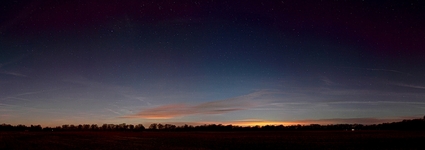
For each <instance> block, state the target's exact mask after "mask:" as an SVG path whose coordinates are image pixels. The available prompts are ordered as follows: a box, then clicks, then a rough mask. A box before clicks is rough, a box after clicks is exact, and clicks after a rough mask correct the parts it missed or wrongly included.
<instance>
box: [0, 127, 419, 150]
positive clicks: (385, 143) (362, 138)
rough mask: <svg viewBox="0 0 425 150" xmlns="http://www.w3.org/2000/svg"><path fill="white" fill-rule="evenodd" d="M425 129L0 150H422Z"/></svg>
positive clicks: (68, 140)
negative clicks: (416, 130)
mask: <svg viewBox="0 0 425 150" xmlns="http://www.w3.org/2000/svg"><path fill="white" fill-rule="evenodd" d="M424 147H425V132H424V131H420V132H414V131H354V132H351V131H277V132H276V131H251V132H149V131H145V132H0V149H423V148H424Z"/></svg>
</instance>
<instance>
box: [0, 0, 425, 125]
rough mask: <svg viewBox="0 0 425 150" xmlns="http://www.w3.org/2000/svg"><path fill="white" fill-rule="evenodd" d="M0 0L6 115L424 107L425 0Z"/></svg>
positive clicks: (195, 116) (227, 114)
mask: <svg viewBox="0 0 425 150" xmlns="http://www.w3.org/2000/svg"><path fill="white" fill-rule="evenodd" d="M0 6H1V11H0V14H1V15H0V16H1V17H0V21H1V22H0V64H1V65H0V112H1V116H0V120H1V121H0V123H2V122H4V123H11V124H42V125H48V126H55V125H61V124H82V123H97V124H103V123H123V122H126V123H152V122H159V123H175V124H184V123H189V124H203V123H223V124H240V125H253V124H281V123H283V124H293V123H314V122H316V123H324V124H326V123H381V122H386V121H392V120H397V119H403V118H412V117H420V116H423V114H424V113H425V101H424V99H425V94H423V93H424V92H425V79H424V76H425V65H424V64H425V60H424V59H423V58H425V52H424V47H425V44H424V42H423V41H424V40H425V39H424V37H425V20H424V19H423V18H425V11H424V10H425V8H424V7H425V4H424V2H421V1H414V0H410V1H387V2H375V1H368V0H366V1H356V2H345V1H324V2H323V1H321V2H319V1H302V2H301V1H250V2H241V1H217V0H214V1H212V0H211V1H184V2H182V1H125V2H118V1H91V0H89V1H68V2H56V1H37V0H34V1H12V2H1V3H0Z"/></svg>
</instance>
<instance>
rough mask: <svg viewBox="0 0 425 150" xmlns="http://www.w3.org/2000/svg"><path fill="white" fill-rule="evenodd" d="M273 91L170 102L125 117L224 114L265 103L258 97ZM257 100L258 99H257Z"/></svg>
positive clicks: (162, 117)
mask: <svg viewBox="0 0 425 150" xmlns="http://www.w3.org/2000/svg"><path fill="white" fill-rule="evenodd" d="M271 93H273V92H271V91H257V92H254V93H251V94H247V95H243V96H239V97H234V98H229V99H224V100H218V101H212V102H206V103H201V104H198V105H187V104H169V105H162V106H158V107H155V108H150V109H145V110H143V111H141V112H139V113H137V114H134V115H129V116H124V117H123V118H145V119H170V118H175V117H180V116H187V115H194V114H224V113H227V112H232V111H238V110H245V109H249V108H252V107H256V106H259V105H261V104H263V103H265V102H266V101H265V100H261V101H260V100H257V98H259V97H261V96H263V95H267V94H271ZM256 100H257V101H256Z"/></svg>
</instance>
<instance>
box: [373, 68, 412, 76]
mask: <svg viewBox="0 0 425 150" xmlns="http://www.w3.org/2000/svg"><path fill="white" fill-rule="evenodd" d="M365 69H366V70H370V71H385V72H394V73H400V74H404V75H410V74H408V73H405V72H401V71H398V70H391V69H376V68H365Z"/></svg>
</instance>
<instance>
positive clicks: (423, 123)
mask: <svg viewBox="0 0 425 150" xmlns="http://www.w3.org/2000/svg"><path fill="white" fill-rule="evenodd" d="M313 130H349V131H352V130H425V116H424V118H422V119H411V120H403V121H400V122H392V123H382V124H373V125H362V124H330V125H319V124H310V125H290V126H284V125H265V126H258V125H257V126H235V125H222V124H205V125H198V126H192V125H187V124H185V125H182V126H176V125H172V124H161V123H152V124H150V125H149V126H148V127H147V128H145V126H143V124H137V125H132V124H125V123H122V124H103V125H101V126H98V125H97V124H80V125H72V124H71V125H68V124H65V125H62V126H57V127H44V128H42V127H41V125H31V126H25V125H21V124H20V125H16V126H13V125H10V124H4V123H3V124H0V131H135V132H137V131H313Z"/></svg>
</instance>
